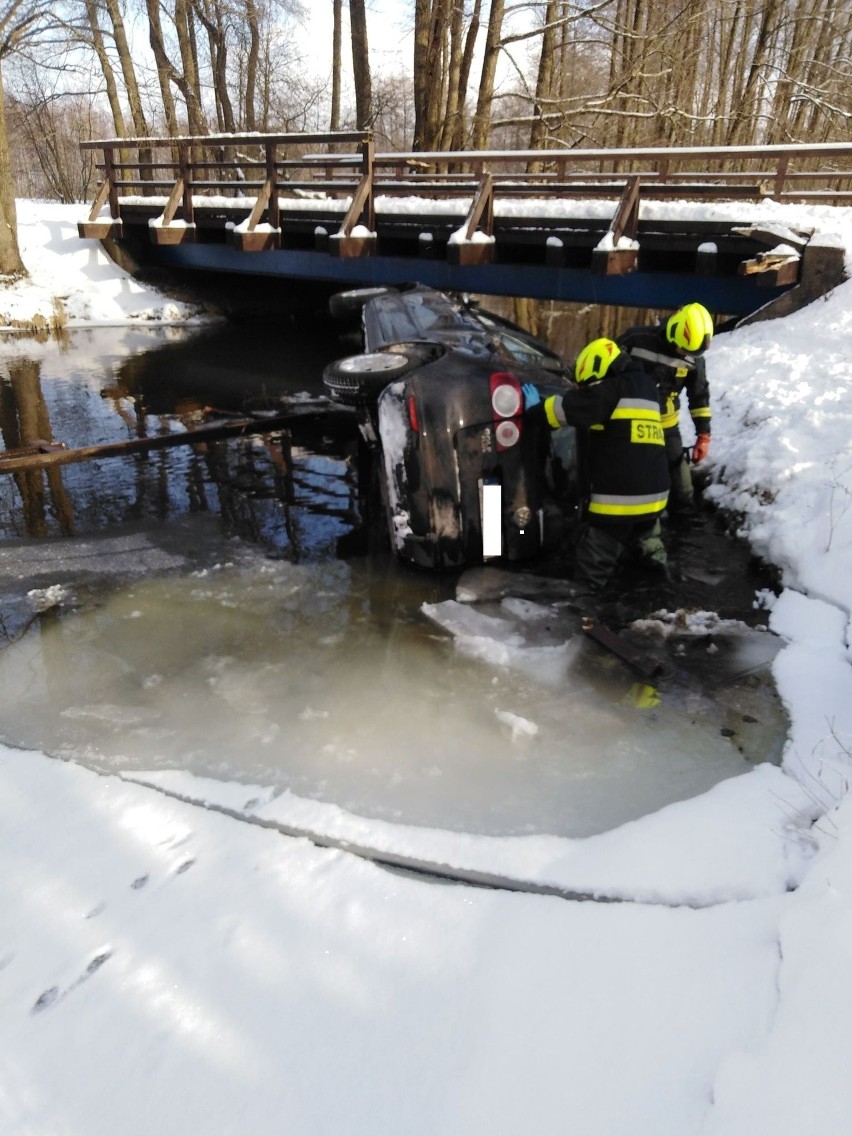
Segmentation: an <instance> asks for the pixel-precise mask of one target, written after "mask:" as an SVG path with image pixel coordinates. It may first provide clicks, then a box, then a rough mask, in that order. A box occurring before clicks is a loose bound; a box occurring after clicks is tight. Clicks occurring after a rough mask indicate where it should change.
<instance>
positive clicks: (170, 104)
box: [145, 0, 178, 138]
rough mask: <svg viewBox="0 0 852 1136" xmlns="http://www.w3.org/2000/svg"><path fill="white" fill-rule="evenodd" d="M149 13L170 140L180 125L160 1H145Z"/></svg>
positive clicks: (150, 37)
mask: <svg viewBox="0 0 852 1136" xmlns="http://www.w3.org/2000/svg"><path fill="white" fill-rule="evenodd" d="M145 6H146V8H147V11H148V37H149V42H150V44H151V51H152V52H153V53H154V62H155V64H156V66H157V80H158V82H159V85H160V98H161V99H162V100H163V114H164V115H165V118H166V131H167V133H168V135H169V137H170V138H175V137H177V134H178V123H177V110H176V109H175V100H174V97H173V96H172V88H171V81H172V71H173V68H172V64H171V61H170V60H169V57H168V53H167V52H166V45H165V41H164V39H163V28H162V25H161V23H160V4H159V0H145Z"/></svg>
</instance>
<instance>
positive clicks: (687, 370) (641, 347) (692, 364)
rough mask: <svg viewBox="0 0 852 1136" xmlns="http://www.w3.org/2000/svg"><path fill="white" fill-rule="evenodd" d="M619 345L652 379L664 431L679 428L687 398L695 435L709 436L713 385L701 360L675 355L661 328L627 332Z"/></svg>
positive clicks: (640, 328)
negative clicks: (681, 402)
mask: <svg viewBox="0 0 852 1136" xmlns="http://www.w3.org/2000/svg"><path fill="white" fill-rule="evenodd" d="M616 342H617V343H618V345H619V347H620V348H621V349H622V351H627V352H628V353H629V354H630V355H632V356H633V358H634V359H639V360H640V361H641V363H642V364H643V366H644V367H645V369H646V370H647V371H649V372H650V373H651V375H653V377H654V380H655V382H656V384H657V389H658V391H659V394H660V409H661V411H662V422H663V429H664V430H673V429H675V428H676V427H677V425H678V423H679V421H680V396H681V394H685V395H686V401H687V404H688V406H689V413H690V416H691V418H692V422H693V425H694V426H695V431H696V433H697V434H709V433H710V385H709V383H708V382H707V369H706V366H705V363H704V359H703V357H702V356H700V355H698V356H696V355H674V354H672V348H671V345H670V344H669V343H668V342H667V341H666V340H665V337H664V334H663V329H662V326H657V327H653V326H652V327H631V328H628V329H627V331H625V332H624V333H623V334H622V335H620V336H619V337H618V339H617V340H616Z"/></svg>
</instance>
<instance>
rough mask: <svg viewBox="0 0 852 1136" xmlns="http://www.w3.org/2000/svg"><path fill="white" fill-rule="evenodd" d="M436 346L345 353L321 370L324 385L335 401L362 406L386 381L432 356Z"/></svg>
mask: <svg viewBox="0 0 852 1136" xmlns="http://www.w3.org/2000/svg"><path fill="white" fill-rule="evenodd" d="M435 355H436V349H435V348H434V347H428V346H423V347H419V346H416V345H415V346H408V345H406V346H405V347H404V348H403V349H393V350H390V351H373V352H370V353H368V354H366V355H348V356H347V357H346V358H345V359H337V360H336V361H335V362H334V363H329V364H328V366H327V367H326V368H325V370H324V371H323V375H322V381H323V385H324V386H325V389H326V390H327V391H328V393H329V395H330V396H331V398H332V399H334V401H335V402H341V403H343V404H344V405H345V406H364V405H366V404H368V403H372V402H374V401H375V400H376V399H377V398H378V397H379V395H380V394H381V392H382V391H383V390H384V389H385V387H386V386H387V385H388V383H391V382H393V381H394V380H395V379H400V378H402V376H403V375H406V374H408V372H409V371H412V370H414V368H415V367H420V366H422V365H423V364H424V363H426V362H428V361H429V360H431V359H433V358H434V357H435Z"/></svg>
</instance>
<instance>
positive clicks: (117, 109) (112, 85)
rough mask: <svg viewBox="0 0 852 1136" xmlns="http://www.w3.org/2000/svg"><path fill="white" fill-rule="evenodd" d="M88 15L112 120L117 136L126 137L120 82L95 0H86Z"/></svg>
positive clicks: (93, 45) (93, 44)
mask: <svg viewBox="0 0 852 1136" xmlns="http://www.w3.org/2000/svg"><path fill="white" fill-rule="evenodd" d="M86 16H87V17H88V20H89V28H90V30H91V33H92V47H93V48H94V49H95V55H97V57H98V62H99V63H100V65H101V74H102V75H103V77H104V83H105V85H106V93H107V101H108V102H109V107H110V110H111V111H112V122H113V126H114V127H115V134H116V137H117V138H125V137H126V136H127V128H126V126H125V124H124V112H123V111H122V109H121V99H120V98H119V95H118V84H117V83H116V79H115V72H114V71H113V67H112V61H111V60H110V57H109V55H108V53H107V49H106V45H105V44H104V36H103V32H102V31H101V26H100V22H99V21H98V10H97V8H96V6H95V0H86Z"/></svg>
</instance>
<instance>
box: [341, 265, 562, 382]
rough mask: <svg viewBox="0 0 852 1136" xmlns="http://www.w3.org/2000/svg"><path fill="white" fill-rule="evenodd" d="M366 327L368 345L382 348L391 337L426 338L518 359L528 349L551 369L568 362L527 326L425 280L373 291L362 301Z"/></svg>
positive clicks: (404, 340) (403, 339) (403, 340)
mask: <svg viewBox="0 0 852 1136" xmlns="http://www.w3.org/2000/svg"><path fill="white" fill-rule="evenodd" d="M363 329H364V349H365V350H366V351H378V350H381V348H383V347H387V346H389V345H390V344H392V343H412V342H418V341H419V342H422V341H426V342H429V343H444V344H447V345H448V346H453V347H460V348H464V349H466V350H468V351H472V352H474V353H475V354H482V353H489V354H497V355H501V356H504V357H513V358H515V359H516V360H521V359H522V358H524V356H526V355H527V354H529V355H530V356H534V357H535V359H536V360H537V361H538V362H539V364H540V365H542V366H545V367H546V368H547V369H548V370H552V369H559V370H562V369H563V368H564V363H563V361H562V359H561V358H560V357H559V355H557V354H556V352H554V351H551V350H550V349H549V348H548V347H547V346H545V344H544V343H542V342H541V341H540V340H538V339H536V338H535V337H534V336H532V335H530V334H529V333H528V332H526V331H524V330H523V328H520V327H517V326H516V325H515V324H513V323H511V322H510V321H509V320H504V319H503V318H502V317H500V316H497V315H495V314H493V313H492V312H487V311H480V310H479V309H478V308H477V307H475V306H473V305H471V304H469V303H467V302H466V301H464V300H463V299H460V298H458V297H456V296H453V295H450V294H448V293H446V292H440V291H438V290H436V289H433V288H426V287H424V286H422V285H416V286H414V287H412V288H409V289H405V290H400V291H395V290H394V291H388V292H386V293H384V294H382V295H379V296H374V297H371V298H370V299H369V300H368V301H367V303H366V304H365V305H364V309H363ZM527 361H528V362H532V361H533V360H532V359H528V360H527Z"/></svg>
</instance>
